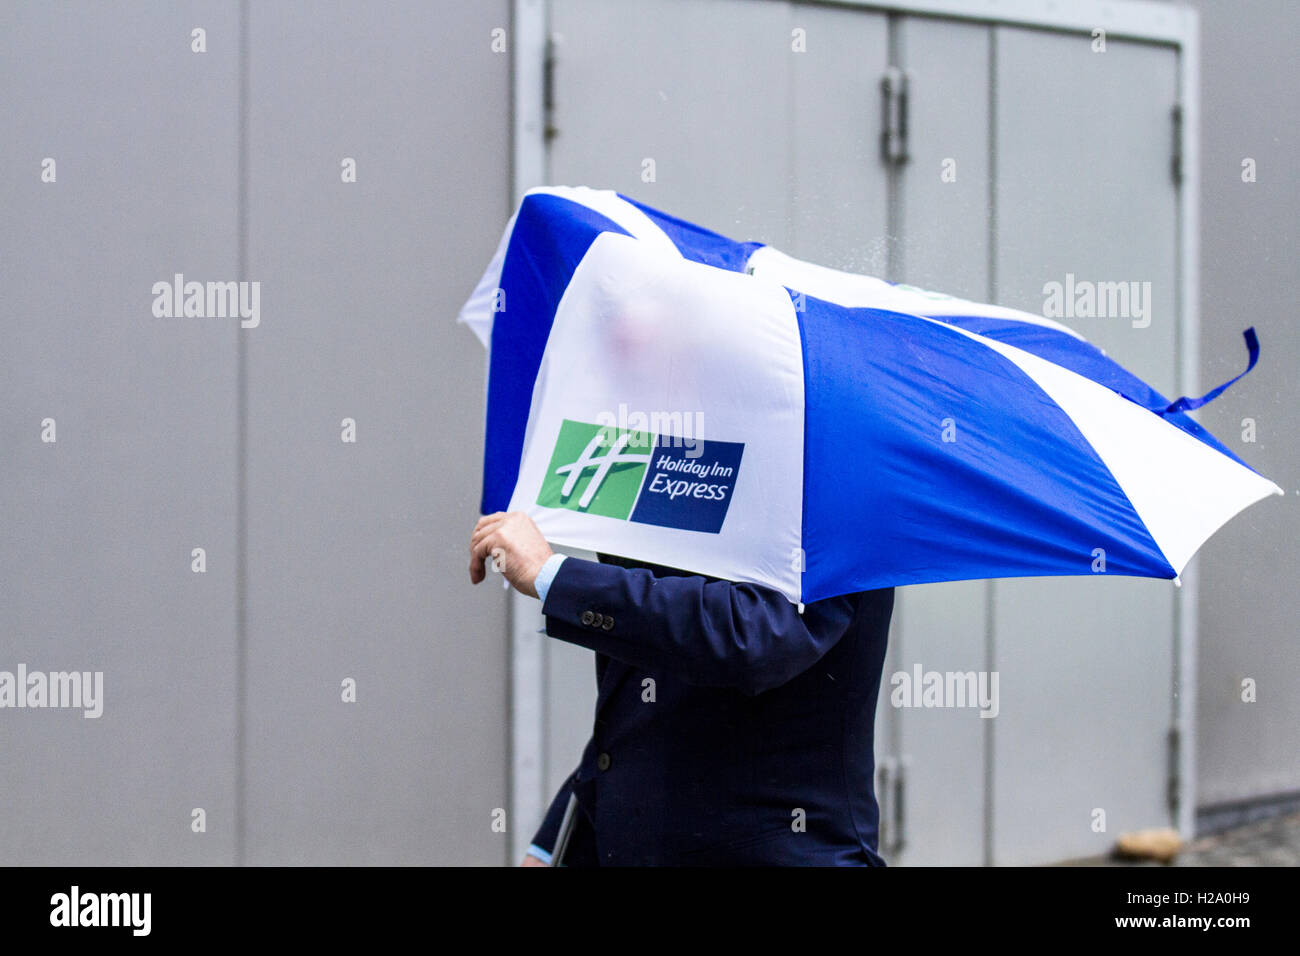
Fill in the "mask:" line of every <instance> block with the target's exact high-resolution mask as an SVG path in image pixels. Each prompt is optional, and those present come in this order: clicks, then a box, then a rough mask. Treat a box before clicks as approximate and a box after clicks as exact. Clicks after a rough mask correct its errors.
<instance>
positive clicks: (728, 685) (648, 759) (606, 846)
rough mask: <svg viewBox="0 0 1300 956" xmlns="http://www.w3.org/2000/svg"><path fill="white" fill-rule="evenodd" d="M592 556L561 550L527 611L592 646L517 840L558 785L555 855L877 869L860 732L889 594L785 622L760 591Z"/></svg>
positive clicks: (546, 829) (828, 604)
mask: <svg viewBox="0 0 1300 956" xmlns="http://www.w3.org/2000/svg"><path fill="white" fill-rule="evenodd" d="M602 562H603V565H595V564H593V563H591V562H582V561H576V560H574V559H569V560H566V561H565V562H564V564H563V566H562V568H561V573H560V574H557V577H556V580H555V582H554V583H553V584H552V585H551V591H550V594H549V595H548V598H547V601H546V604H545V605H544V611H545V613H546V615H547V633H548V634H550V635H552V636H554V637H559V638H562V639H565V640H570V641H572V642H574V643H578V644H582V645H583V646H587V647H592V648H593V649H595V650H596V651H597V658H596V674H597V681H598V698H597V705H596V715H595V723H594V727H593V734H592V738H591V740H590V742H589V743H588V745H587V748H586V750H585V752H584V754H583V757H582V761H581V763H580V765H579V767H578V769H577V771H575V774H574V775H573V776H572V777H570V779H569V781H567V782H566V784H565V786H564V787H563V788H562V789H561V791H560V793H559V794H557V796H556V798H555V801H554V802H553V804H552V806H551V810H550V812H549V813H548V815H547V820H546V822H545V823H544V824H543V826H542V828H541V829H540V830H539V832H538V834H537V837H536V838H535V840H534V844H535V846H537V847H539V848H540V849H541V850H542V851H543V852H545V851H548V850H549V849H550V847H551V846H552V845H553V841H554V839H555V833H556V831H558V829H559V823H560V818H561V817H562V815H563V811H564V809H565V806H566V805H567V803H568V798H569V793H570V792H572V793H574V794H575V795H576V796H577V798H578V802H579V805H580V808H581V810H580V812H579V815H578V824H577V827H576V829H575V831H574V836H573V838H572V841H571V842H570V844H569V848H568V850H567V851H566V855H565V862H566V863H567V864H569V865H580V864H583V863H586V864H601V865H643V864H661V865H747V864H753V865H764V864H767V865H780V864H813V865H817V864H820V865H828V864H840V865H845V864H847V865H882V861H881V859H880V857H879V856H877V855H876V852H875V851H876V845H877V827H878V810H877V806H876V801H875V797H874V795H873V788H872V776H873V749H872V736H873V723H874V716H875V708H876V699H877V695H878V693H879V688H880V678H881V668H882V666H883V662H884V655H885V646H886V641H887V636H888V630H889V619H890V614H891V611H892V609H893V599H894V595H893V590H892V589H885V590H881V591H872V592H866V593H863V594H857V595H847V596H845V597H842V598H834V599H830V600H827V601H822V602H818V603H816V604H811V605H809V606H808V607H806V608H805V610H804V614H803V615H802V616H799V615H798V614H797V611H796V610H795V609H794V608H793V607H791V606H790V605H789V603H788V602H787V601H786V600H785V598H784V597H782V596H781V595H780V594H778V593H776V592H773V591H769V590H767V589H763V588H751V587H749V586H739V587H737V586H733V585H729V584H727V583H726V582H709V590H708V591H707V592H706V591H703V590H702V589H701V584H702V582H703V581H706V580H708V579H701V578H699V577H698V576H687V575H685V574H684V573H683V572H678V571H673V570H671V569H667V568H660V567H655V566H650V565H638V564H634V563H632V562H626V561H622V560H619V559H614V558H604V557H602ZM611 564H613V565H618V567H609V566H608V565H611ZM566 569H567V570H566ZM650 575H653V580H650V579H649V576H650ZM627 576H632V578H633V582H634V583H633V584H632V585H629V581H628V578H627ZM724 589H729V590H725V591H724ZM705 594H707V597H705V596H703V595H705ZM597 617H599V618H600V620H599V622H597V621H596V618H597ZM611 618H612V622H611V623H610V624H609V626H608V627H607V626H606V622H607V621H609V620H610V619H611ZM584 621H585V622H586V623H583V622H584ZM620 622H622V624H623V626H620ZM701 622H705V623H704V626H701ZM655 629H658V631H659V633H650V631H652V630H655ZM769 631H771V632H773V633H768V632H769ZM620 632H623V634H622V635H620ZM693 632H702V633H693ZM688 646H689V647H690V648H691V653H689V654H687V653H681V654H673V653H672V652H673V651H674V650H678V651H681V650H683V649H684V648H686V647H688ZM701 647H702V648H703V650H702V651H701V650H700V648H701Z"/></svg>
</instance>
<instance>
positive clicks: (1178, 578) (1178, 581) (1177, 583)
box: [1174, 574, 1183, 588]
mask: <svg viewBox="0 0 1300 956" xmlns="http://www.w3.org/2000/svg"><path fill="white" fill-rule="evenodd" d="M1182 586H1183V576H1182V575H1181V574H1175V575H1174V587H1176V588H1180V587H1182Z"/></svg>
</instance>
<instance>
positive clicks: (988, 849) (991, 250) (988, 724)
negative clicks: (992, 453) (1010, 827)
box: [983, 26, 998, 866]
mask: <svg viewBox="0 0 1300 956" xmlns="http://www.w3.org/2000/svg"><path fill="white" fill-rule="evenodd" d="M997 70H998V28H997V27H996V26H990V27H989V67H988V104H989V110H988V116H989V119H988V124H987V127H986V128H987V130H988V158H989V173H988V176H989V179H988V223H989V233H988V266H987V268H988V292H989V298H988V301H990V302H997V301H998V273H997V248H998V202H997V198H998V193H997V181H998V177H997V171H998V166H997V158H998V151H997V117H998V114H997V104H998V86H997ZM996 598H997V592H996V588H995V586H994V582H993V581H992V580H988V581H985V582H984V669H985V671H986V672H988V673H992V672H993V670H994V669H995V665H996V663H997V658H996V656H995V655H996V650H997V647H996V640H995V615H994V601H995V600H996ZM983 723H984V865H985V866H992V865H993V775H994V760H993V747H994V733H993V721H991V720H988V721H984V722H983Z"/></svg>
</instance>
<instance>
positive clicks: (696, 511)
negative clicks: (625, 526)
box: [537, 418, 745, 534]
mask: <svg viewBox="0 0 1300 956" xmlns="http://www.w3.org/2000/svg"><path fill="white" fill-rule="evenodd" d="M744 450H745V446H744V444H743V443H741V442H726V441H704V440H697V441H696V442H695V443H694V444H693V446H692V447H690V448H686V447H683V443H682V442H681V441H678V440H674V438H673V437H672V436H668V435H656V434H654V433H653V432H649V431H643V430H639V429H633V428H619V427H617V426H615V425H593V424H589V423H587V422H575V421H571V420H569V419H567V418H566V419H564V421H563V422H561V424H560V433H559V435H558V436H557V437H556V440H555V450H554V451H553V452H552V454H551V463H550V465H548V466H547V469H546V477H545V479H544V480H543V482H542V488H541V491H540V492H539V493H538V495H537V503H538V504H539V505H541V506H542V507H543V508H567V509H569V510H571V511H580V512H582V513H584V514H593V515H602V516H604V517H606V518H617V519H618V520H620V521H635V522H638V523H640V524H653V525H660V526H661V527H666V528H680V529H682V530H685V531H703V532H707V533H709V534H717V533H718V532H719V531H721V530H722V522H723V520H724V519H725V518H726V516H727V508H728V506H729V505H730V504H731V494H732V491H733V489H734V488H735V485H736V477H737V474H738V472H739V471H740V458H741V455H742V453H743V452H744ZM688 452H689V454H688Z"/></svg>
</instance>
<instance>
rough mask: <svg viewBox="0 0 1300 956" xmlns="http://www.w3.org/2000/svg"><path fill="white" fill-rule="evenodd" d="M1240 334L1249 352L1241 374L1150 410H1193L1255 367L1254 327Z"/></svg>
mask: <svg viewBox="0 0 1300 956" xmlns="http://www.w3.org/2000/svg"><path fill="white" fill-rule="evenodd" d="M1241 334H1242V336H1244V337H1245V339H1246V350H1247V351H1248V352H1250V364H1248V365H1247V366H1246V371H1245V372H1242V373H1241V375H1238V376H1236V378H1230V379H1228V380H1227V381H1226V382H1224V383H1223V384H1222V385H1220V386H1219V387H1218V388H1212V389H1210V390H1209V391H1208V392H1206V393H1205V394H1204V395H1202V396H1201V397H1200V398H1187V397H1186V396H1184V397H1183V398H1180V399H1178V400H1177V401H1175V402H1172V403H1170V405H1169V406H1168V407H1167V408H1165V409H1152V411H1155V412H1157V413H1158V414H1160V415H1176V414H1177V413H1179V412H1191V411H1195V410H1196V409H1198V408H1200V407H1201V406H1202V405H1208V404H1209V403H1210V402H1212V401H1214V400H1215V399H1216V398H1218V397H1219V396H1220V395H1222V394H1223V392H1224V389H1226V388H1227V387H1228V386H1229V385H1231V384H1232V383H1234V382H1236V381H1238V380H1239V379H1241V378H1242V377H1243V376H1244V375H1246V373H1247V372H1249V371H1250V370H1251V369H1252V368H1254V367H1255V363H1256V362H1258V361H1259V337H1258V336H1257V335H1255V327H1254V326H1253V325H1252V326H1251V327H1250V328H1248V329H1247V330H1246V331H1245V332H1243V333H1241Z"/></svg>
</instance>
